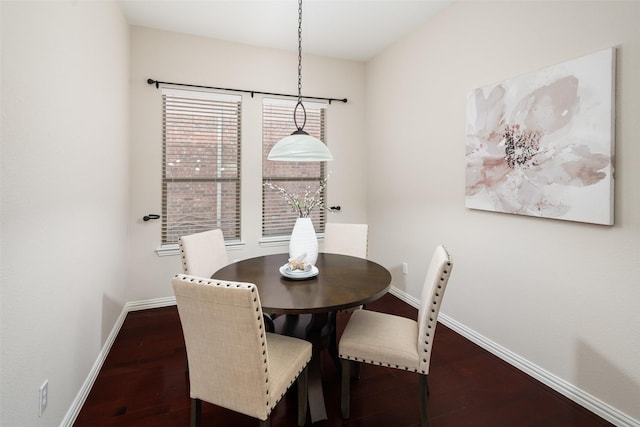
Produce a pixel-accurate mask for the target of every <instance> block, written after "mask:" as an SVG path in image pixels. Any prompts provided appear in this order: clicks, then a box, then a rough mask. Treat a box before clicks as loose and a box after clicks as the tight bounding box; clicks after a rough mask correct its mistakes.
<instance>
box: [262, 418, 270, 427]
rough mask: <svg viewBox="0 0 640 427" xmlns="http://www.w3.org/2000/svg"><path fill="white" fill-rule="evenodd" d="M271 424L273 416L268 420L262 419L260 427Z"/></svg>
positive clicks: (267, 426) (266, 426)
mask: <svg viewBox="0 0 640 427" xmlns="http://www.w3.org/2000/svg"><path fill="white" fill-rule="evenodd" d="M270 425H271V417H269V418H267V419H266V420H260V427H269V426H270Z"/></svg>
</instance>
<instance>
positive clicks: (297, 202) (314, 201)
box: [263, 176, 330, 218]
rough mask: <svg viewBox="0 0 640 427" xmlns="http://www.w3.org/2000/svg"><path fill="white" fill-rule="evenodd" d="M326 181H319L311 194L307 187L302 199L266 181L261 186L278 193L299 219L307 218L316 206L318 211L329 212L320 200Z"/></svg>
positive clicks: (327, 178)
mask: <svg viewBox="0 0 640 427" xmlns="http://www.w3.org/2000/svg"><path fill="white" fill-rule="evenodd" d="M328 180H329V177H328V176H327V177H326V178H324V179H322V180H320V186H319V187H318V189H317V190H316V191H313V192H312V191H311V186H307V189H306V190H305V192H304V197H302V198H300V196H299V195H298V194H294V193H290V192H289V191H287V190H286V189H284V188H282V187H280V186H279V185H276V184H274V183H272V182H269V181H267V182H265V183H264V184H263V185H264V186H265V187H268V188H270V189H272V190H275V191H278V192H280V194H282V196H283V198H284V200H285V202H286V203H287V204H288V205H289V206H290V207H291V209H293V211H294V212H295V213H296V214H297V215H298V216H299V217H300V218H307V217H308V216H309V215H310V214H311V211H312V210H313V209H314V208H315V207H316V206H317V207H318V208H320V209H327V210H329V211H330V209H328V208H327V207H325V205H324V201H323V200H322V191H323V190H324V189H325V188H326V186H327V181H328Z"/></svg>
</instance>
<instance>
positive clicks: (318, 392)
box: [275, 313, 329, 423]
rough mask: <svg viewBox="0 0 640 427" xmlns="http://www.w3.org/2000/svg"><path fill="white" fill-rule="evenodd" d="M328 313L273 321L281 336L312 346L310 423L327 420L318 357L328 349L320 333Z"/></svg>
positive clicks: (287, 316) (309, 370)
mask: <svg viewBox="0 0 640 427" xmlns="http://www.w3.org/2000/svg"><path fill="white" fill-rule="evenodd" d="M282 318H284V319H282ZM328 319H329V313H314V314H312V315H311V314H301V315H292V314H288V315H285V316H278V317H277V318H276V320H275V328H276V331H277V332H278V333H280V334H282V335H288V336H292V337H296V338H302V339H305V340H307V341H309V342H310V343H311V344H312V345H313V353H312V356H311V361H310V362H309V368H308V372H309V382H308V384H309V390H308V395H309V413H310V414H311V422H312V423H315V422H317V421H322V420H326V419H327V411H326V409H325V404H324V392H323V388H322V369H321V363H320V356H321V354H320V353H321V352H322V350H324V349H326V348H328V343H329V341H328V337H326V336H323V334H322V331H323V329H324V328H325V326H326V325H327V322H328Z"/></svg>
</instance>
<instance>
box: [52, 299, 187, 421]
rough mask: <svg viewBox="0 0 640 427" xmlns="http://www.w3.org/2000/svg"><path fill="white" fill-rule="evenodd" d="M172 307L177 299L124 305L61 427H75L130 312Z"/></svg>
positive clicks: (153, 300) (134, 302)
mask: <svg viewBox="0 0 640 427" xmlns="http://www.w3.org/2000/svg"><path fill="white" fill-rule="evenodd" d="M171 305H176V298H175V297H167V298H157V299H152V300H144V301H132V302H128V303H126V304H125V305H124V307H123V309H122V312H121V313H120V315H119V316H118V318H117V319H116V323H115V324H114V325H113V328H112V329H111V333H109V336H108V337H107V339H106V341H105V343H104V345H103V346H102V350H100V353H98V357H97V359H96V361H95V363H94V364H93V367H92V368H91V370H90V371H89V375H88V376H87V379H86V380H85V381H84V383H83V384H82V387H81V388H80V391H79V392H78V394H77V395H76V398H75V399H74V400H73V402H72V404H71V407H70V408H69V410H68V411H67V413H66V414H65V416H64V418H63V419H62V422H60V427H73V423H75V421H76V418H77V417H78V414H79V413H80V410H81V409H82V405H84V402H85V401H86V400H87V397H88V396H89V392H91V388H92V387H93V384H94V383H95V381H96V378H97V377H98V374H99V373H100V369H101V368H102V365H103V364H104V361H105V360H106V358H107V355H108V354H109V351H110V350H111V346H112V345H113V342H114V341H115V339H116V337H117V336H118V333H119V332H120V328H122V325H123V324H124V320H125V319H126V317H127V313H129V312H130V311H137V310H146V309H149V308H159V307H168V306H171Z"/></svg>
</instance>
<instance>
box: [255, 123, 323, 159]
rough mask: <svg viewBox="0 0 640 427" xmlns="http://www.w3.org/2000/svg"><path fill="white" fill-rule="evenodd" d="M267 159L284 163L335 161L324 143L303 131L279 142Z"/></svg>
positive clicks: (298, 131)
mask: <svg viewBox="0 0 640 427" xmlns="http://www.w3.org/2000/svg"><path fill="white" fill-rule="evenodd" d="M267 159H268V160H276V161H282V162H324V161H328V160H333V156H332V155H331V152H330V151H329V149H328V148H327V146H326V145H325V144H324V142H322V141H320V140H319V139H317V138H314V137H313V136H311V135H309V134H308V133H306V132H305V131H303V130H297V131H295V132H294V133H292V134H291V135H289V136H287V137H284V138H282V139H281V140H280V141H278V143H277V144H276V145H274V146H273V148H272V149H271V151H270V152H269V156H267Z"/></svg>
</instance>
